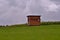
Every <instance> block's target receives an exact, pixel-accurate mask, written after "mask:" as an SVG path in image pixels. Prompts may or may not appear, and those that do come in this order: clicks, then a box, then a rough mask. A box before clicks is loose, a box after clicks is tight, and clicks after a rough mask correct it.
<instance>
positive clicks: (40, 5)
mask: <svg viewBox="0 0 60 40" xmlns="http://www.w3.org/2000/svg"><path fill="white" fill-rule="evenodd" d="M29 14H32V15H33V14H38V15H41V19H42V21H59V20H60V0H0V25H7V24H8V25H9V24H18V23H20V24H22V23H26V22H27V20H26V16H27V15H29Z"/></svg>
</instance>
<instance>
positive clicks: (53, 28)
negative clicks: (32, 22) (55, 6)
mask: <svg viewBox="0 0 60 40" xmlns="http://www.w3.org/2000/svg"><path fill="white" fill-rule="evenodd" d="M0 40H60V25H41V26H28V25H12V26H7V27H0Z"/></svg>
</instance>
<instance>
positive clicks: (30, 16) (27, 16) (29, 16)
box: [27, 15, 41, 17]
mask: <svg viewBox="0 0 60 40" xmlns="http://www.w3.org/2000/svg"><path fill="white" fill-rule="evenodd" d="M27 17H41V16H40V15H28V16H27Z"/></svg>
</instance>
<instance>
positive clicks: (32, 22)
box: [27, 15, 41, 26]
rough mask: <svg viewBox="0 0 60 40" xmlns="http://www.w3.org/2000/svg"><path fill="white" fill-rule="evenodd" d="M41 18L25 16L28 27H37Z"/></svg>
mask: <svg viewBox="0 0 60 40" xmlns="http://www.w3.org/2000/svg"><path fill="white" fill-rule="evenodd" d="M40 17H41V16H39V15H29V16H27V19H28V25H30V26H39V25H40V23H41V18H40Z"/></svg>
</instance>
